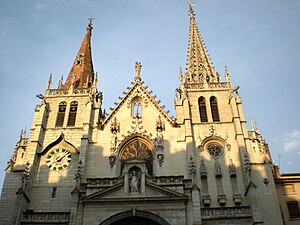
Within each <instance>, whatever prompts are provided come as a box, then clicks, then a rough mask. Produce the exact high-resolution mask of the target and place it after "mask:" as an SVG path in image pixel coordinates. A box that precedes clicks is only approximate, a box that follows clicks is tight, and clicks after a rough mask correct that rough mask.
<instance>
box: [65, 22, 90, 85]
mask: <svg viewBox="0 0 300 225" xmlns="http://www.w3.org/2000/svg"><path fill="white" fill-rule="evenodd" d="M89 20H90V22H89V24H88V26H87V28H86V34H85V37H84V39H83V41H82V43H81V46H80V49H79V51H78V53H77V56H76V58H75V61H74V63H73V65H72V68H71V71H70V73H69V76H68V78H67V80H66V83H65V85H64V87H65V89H69V88H70V87H71V85H73V88H87V87H90V86H91V84H92V83H93V79H94V68H93V61H92V50H91V36H92V29H93V27H92V18H91V19H89ZM74 76H75V80H74V81H73V82H74V83H73V82H72V80H73V79H74Z"/></svg>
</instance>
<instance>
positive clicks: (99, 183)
mask: <svg viewBox="0 0 300 225" xmlns="http://www.w3.org/2000/svg"><path fill="white" fill-rule="evenodd" d="M118 180H119V179H118V178H116V177H112V178H110V177H107V178H88V179H87V186H88V187H110V186H112V185H114V184H117V183H118Z"/></svg>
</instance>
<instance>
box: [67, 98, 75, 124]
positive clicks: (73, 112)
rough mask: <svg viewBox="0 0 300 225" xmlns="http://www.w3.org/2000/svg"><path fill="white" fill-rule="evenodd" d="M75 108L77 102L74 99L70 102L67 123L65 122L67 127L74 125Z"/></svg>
mask: <svg viewBox="0 0 300 225" xmlns="http://www.w3.org/2000/svg"><path fill="white" fill-rule="evenodd" d="M77 108H78V103H77V102H76V101H73V102H71V106H70V112H69V119H68V124H67V126H68V127H74V126H75V121H76V114H77Z"/></svg>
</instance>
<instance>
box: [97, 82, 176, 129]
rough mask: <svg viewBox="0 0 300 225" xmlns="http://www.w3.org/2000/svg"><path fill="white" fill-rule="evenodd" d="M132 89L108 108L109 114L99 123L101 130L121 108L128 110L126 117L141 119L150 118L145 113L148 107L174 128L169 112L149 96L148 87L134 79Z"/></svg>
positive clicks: (148, 114) (173, 121) (153, 96)
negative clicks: (113, 105)
mask: <svg viewBox="0 0 300 225" xmlns="http://www.w3.org/2000/svg"><path fill="white" fill-rule="evenodd" d="M131 84H132V87H127V89H128V91H127V92H123V94H124V96H123V97H119V99H120V102H119V103H117V102H115V103H114V104H115V105H116V106H115V107H114V108H110V110H111V112H110V114H109V115H108V116H107V117H106V118H105V119H104V120H103V122H102V123H101V128H102V129H104V128H105V126H106V125H107V124H108V123H109V122H110V121H111V120H112V118H113V117H114V116H116V115H117V114H118V112H119V111H120V109H121V108H122V107H126V108H127V109H129V110H130V113H129V114H128V117H131V118H133V119H134V118H143V117H148V116H151V113H147V109H148V108H149V106H150V105H151V106H153V108H155V109H156V111H157V113H158V114H159V115H160V116H162V117H163V118H165V119H166V120H167V121H168V122H169V123H170V124H171V125H172V126H175V124H176V122H175V119H174V118H170V116H169V115H168V113H169V110H167V111H165V110H164V107H165V106H161V105H160V100H158V101H157V100H155V98H156V95H151V94H152V91H148V90H147V88H148V86H147V85H146V86H143V84H144V82H143V81H141V80H140V79H136V80H135V82H132V83H131ZM122 116H124V115H122Z"/></svg>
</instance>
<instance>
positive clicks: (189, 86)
mask: <svg viewBox="0 0 300 225" xmlns="http://www.w3.org/2000/svg"><path fill="white" fill-rule="evenodd" d="M185 85H186V88H187V89H203V88H204V86H203V83H198V82H197V83H196V82H195V83H186V84H185Z"/></svg>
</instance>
